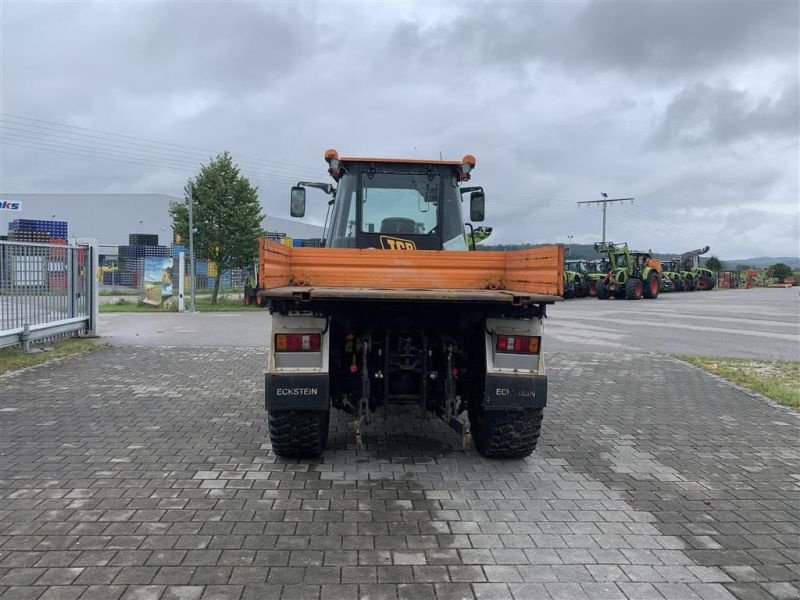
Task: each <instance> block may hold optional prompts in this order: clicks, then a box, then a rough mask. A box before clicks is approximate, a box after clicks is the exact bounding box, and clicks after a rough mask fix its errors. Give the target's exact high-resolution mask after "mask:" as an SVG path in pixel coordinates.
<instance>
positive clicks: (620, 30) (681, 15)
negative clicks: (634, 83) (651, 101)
mask: <svg viewBox="0 0 800 600" xmlns="http://www.w3.org/2000/svg"><path fill="white" fill-rule="evenodd" d="M797 22H798V3H797V2H794V1H792V0H767V1H754V0H744V1H736V0H733V1H728V2H721V1H716V2H714V1H701V2H666V1H664V2H597V1H596V2H592V3H590V4H589V5H588V6H587V7H586V9H585V10H584V11H582V12H581V14H580V15H579V17H578V18H577V19H576V22H575V26H576V27H575V34H576V36H575V38H574V39H573V40H571V42H572V43H573V44H572V47H573V48H574V51H573V52H571V53H569V54H568V56H569V57H570V59H571V60H572V61H578V60H580V61H584V60H585V61H587V62H589V63H593V64H597V65H602V66H605V67H607V68H613V69H630V70H632V71H634V72H636V71H642V70H653V71H666V72H672V73H686V72H692V71H697V70H700V69H706V68H709V67H713V66H717V65H720V64H729V63H730V62H732V61H736V60H739V61H744V62H748V61H751V60H753V59H754V58H759V57H763V56H769V55H779V56H787V55H792V54H796V52H797V48H798V30H797Z"/></svg>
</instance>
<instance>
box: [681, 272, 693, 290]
mask: <svg viewBox="0 0 800 600" xmlns="http://www.w3.org/2000/svg"><path fill="white" fill-rule="evenodd" d="M683 291H684V292H693V291H694V277H692V276H691V275H687V276H686V279H684V280H683Z"/></svg>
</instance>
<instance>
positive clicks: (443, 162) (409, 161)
mask: <svg viewBox="0 0 800 600" xmlns="http://www.w3.org/2000/svg"><path fill="white" fill-rule="evenodd" d="M339 161H340V162H376V163H403V164H412V165H447V166H451V167H460V166H461V163H460V162H459V161H457V160H423V159H421V158H370V157H368V156H343V157H341V158H340V159H339Z"/></svg>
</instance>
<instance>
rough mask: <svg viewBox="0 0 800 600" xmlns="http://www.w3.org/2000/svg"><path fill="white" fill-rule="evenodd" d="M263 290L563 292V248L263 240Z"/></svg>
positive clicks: (260, 243) (260, 250) (557, 293)
mask: <svg viewBox="0 0 800 600" xmlns="http://www.w3.org/2000/svg"><path fill="white" fill-rule="evenodd" d="M259 254H260V277H259V284H260V287H262V288H264V289H270V288H275V287H282V286H287V285H296V286H318V287H319V286H322V287H363V288H379V289H381V288H382V289H472V290H475V289H477V290H485V289H501V290H502V289H514V290H519V291H524V292H530V293H536V294H550V295H561V294H562V293H563V285H564V283H563V264H564V247H563V246H562V245H554V246H543V247H541V248H532V249H529V250H514V251H512V252H455V251H454V252H450V251H447V252H437V251H430V250H372V249H366V250H359V249H350V248H290V247H288V246H282V245H281V244H277V243H275V242H272V241H269V240H267V239H262V240H260V242H259Z"/></svg>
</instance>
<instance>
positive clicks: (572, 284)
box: [564, 259, 589, 299]
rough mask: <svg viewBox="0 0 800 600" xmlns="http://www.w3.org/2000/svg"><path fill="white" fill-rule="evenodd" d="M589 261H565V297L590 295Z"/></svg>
mask: <svg viewBox="0 0 800 600" xmlns="http://www.w3.org/2000/svg"><path fill="white" fill-rule="evenodd" d="M587 262H588V261H586V260H582V259H572V260H565V261H564V298H566V299H570V298H584V297H586V296H588V295H589V282H588V279H587V275H588V267H587Z"/></svg>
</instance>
